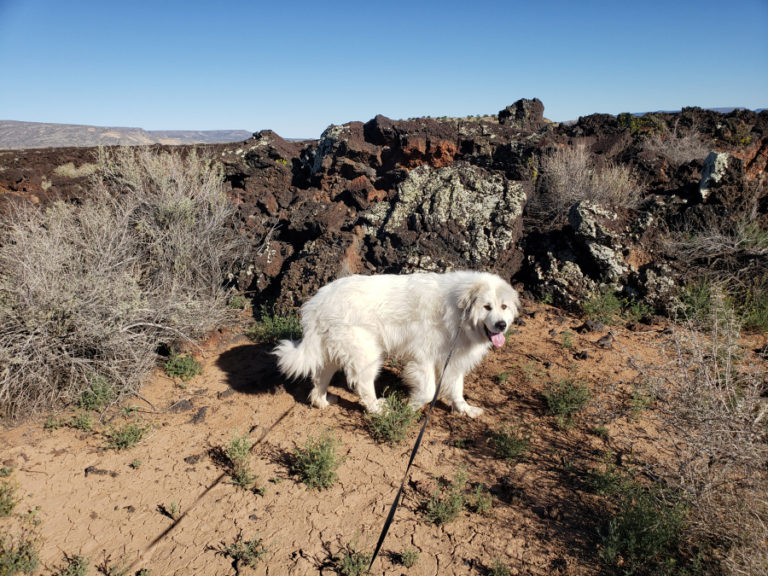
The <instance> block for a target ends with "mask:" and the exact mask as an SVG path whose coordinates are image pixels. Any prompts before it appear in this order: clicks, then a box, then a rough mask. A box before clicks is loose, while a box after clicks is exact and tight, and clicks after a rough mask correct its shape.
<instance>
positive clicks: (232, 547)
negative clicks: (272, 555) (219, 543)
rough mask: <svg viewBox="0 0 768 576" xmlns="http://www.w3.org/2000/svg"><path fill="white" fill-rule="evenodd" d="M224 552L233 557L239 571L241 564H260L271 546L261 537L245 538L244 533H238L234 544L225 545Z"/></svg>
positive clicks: (249, 565)
mask: <svg viewBox="0 0 768 576" xmlns="http://www.w3.org/2000/svg"><path fill="white" fill-rule="evenodd" d="M222 553H223V554H224V555H226V556H229V557H230V558H232V560H233V562H234V564H235V568H236V570H237V572H238V573H239V571H240V567H241V566H247V567H249V568H255V567H256V566H258V565H259V563H261V562H262V561H263V560H264V559H265V558H266V556H267V554H268V553H269V548H267V546H265V545H264V541H263V540H262V539H261V538H253V539H251V540H243V537H242V535H241V534H238V536H237V539H236V540H235V541H234V542H233V543H232V544H229V545H227V546H225V547H224V549H223V550H222Z"/></svg>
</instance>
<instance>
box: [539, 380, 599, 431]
mask: <svg viewBox="0 0 768 576" xmlns="http://www.w3.org/2000/svg"><path fill="white" fill-rule="evenodd" d="M543 395H544V400H545V402H546V403H547V409H548V411H549V413H550V414H552V415H553V416H555V419H556V422H557V425H558V426H559V427H561V428H566V427H568V426H570V425H571V424H572V423H573V417H574V416H575V415H576V414H577V413H578V412H580V411H581V410H582V409H583V408H584V407H585V406H586V405H587V402H589V399H590V397H591V394H590V392H589V388H587V386H586V385H585V384H584V383H583V382H579V381H577V380H574V379H573V378H563V379H561V380H558V381H556V382H550V383H549V384H548V385H547V386H546V388H545V389H544V392H543Z"/></svg>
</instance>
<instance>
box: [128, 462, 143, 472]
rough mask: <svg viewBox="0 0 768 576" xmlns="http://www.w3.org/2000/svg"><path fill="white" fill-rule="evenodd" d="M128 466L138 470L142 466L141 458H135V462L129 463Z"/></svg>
mask: <svg viewBox="0 0 768 576" xmlns="http://www.w3.org/2000/svg"><path fill="white" fill-rule="evenodd" d="M128 466H130V467H131V469H132V470H138V469H139V468H141V460H134V461H133V462H131V463H130V464H128Z"/></svg>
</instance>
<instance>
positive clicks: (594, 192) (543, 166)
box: [528, 144, 641, 220]
mask: <svg viewBox="0 0 768 576" xmlns="http://www.w3.org/2000/svg"><path fill="white" fill-rule="evenodd" d="M539 168H540V176H541V179H540V188H539V191H540V194H538V195H537V196H536V197H535V198H534V199H533V200H532V202H531V203H530V204H529V206H528V211H529V213H530V214H531V215H533V216H535V217H538V218H541V219H547V220H551V219H555V220H562V219H563V218H564V217H565V216H566V215H567V213H568V209H569V208H570V207H571V206H573V205H574V204H575V203H576V202H579V201H581V200H591V201H593V202H597V203H598V204H603V205H607V206H610V207H614V208H616V207H634V206H636V205H637V204H638V202H639V201H640V199H641V189H640V186H639V184H638V182H637V180H636V178H635V175H634V173H633V171H632V170H631V169H630V168H629V167H627V166H624V165H620V164H613V163H610V162H608V163H604V164H603V165H600V163H599V162H598V160H597V158H596V157H595V156H594V155H593V154H592V153H591V152H589V151H588V150H587V148H586V146H585V145H584V144H578V145H576V146H568V147H564V148H557V149H556V150H554V151H553V152H551V153H550V154H548V155H546V156H544V157H543V158H542V159H541V161H540V166H539Z"/></svg>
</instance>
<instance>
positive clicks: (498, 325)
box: [496, 320, 507, 332]
mask: <svg viewBox="0 0 768 576" xmlns="http://www.w3.org/2000/svg"><path fill="white" fill-rule="evenodd" d="M496 329H497V330H498V331H499V332H504V330H506V329H507V323H506V322H504V320H499V321H498V322H496Z"/></svg>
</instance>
